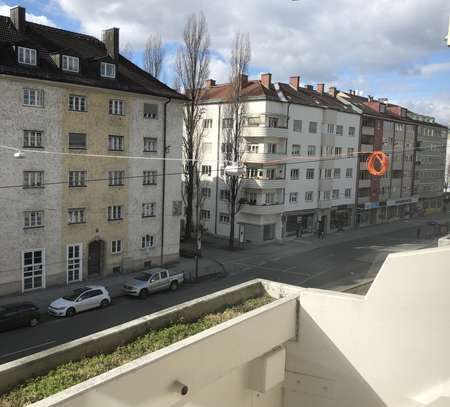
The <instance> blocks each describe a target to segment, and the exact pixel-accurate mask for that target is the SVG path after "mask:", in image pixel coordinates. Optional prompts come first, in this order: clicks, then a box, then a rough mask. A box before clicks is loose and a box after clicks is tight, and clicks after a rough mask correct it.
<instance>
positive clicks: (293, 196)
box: [289, 192, 298, 203]
mask: <svg viewBox="0 0 450 407" xmlns="http://www.w3.org/2000/svg"><path fill="white" fill-rule="evenodd" d="M297 199H298V192H291V193H290V194H289V202H290V203H296V202H297Z"/></svg>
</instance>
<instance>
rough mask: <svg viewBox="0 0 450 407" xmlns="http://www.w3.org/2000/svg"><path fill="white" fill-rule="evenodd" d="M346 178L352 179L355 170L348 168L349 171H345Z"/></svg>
mask: <svg viewBox="0 0 450 407" xmlns="http://www.w3.org/2000/svg"><path fill="white" fill-rule="evenodd" d="M345 176H346V177H347V178H352V177H353V168H347V169H346V170H345Z"/></svg>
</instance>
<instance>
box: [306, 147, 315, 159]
mask: <svg viewBox="0 0 450 407" xmlns="http://www.w3.org/2000/svg"><path fill="white" fill-rule="evenodd" d="M315 155H316V146H308V157H314V156H315Z"/></svg>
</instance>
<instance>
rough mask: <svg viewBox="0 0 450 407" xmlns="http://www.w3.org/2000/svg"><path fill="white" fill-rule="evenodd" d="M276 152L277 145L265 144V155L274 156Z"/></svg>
mask: <svg viewBox="0 0 450 407" xmlns="http://www.w3.org/2000/svg"><path fill="white" fill-rule="evenodd" d="M276 152H277V145H276V144H273V143H269V144H267V153H268V154H276Z"/></svg>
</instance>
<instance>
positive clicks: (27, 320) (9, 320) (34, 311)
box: [0, 302, 40, 332]
mask: <svg viewBox="0 0 450 407" xmlns="http://www.w3.org/2000/svg"><path fill="white" fill-rule="evenodd" d="M39 321H40V313H39V308H38V307H36V305H34V304H32V303H31V302H22V303H16V304H6V305H0V332H2V331H6V330H8V329H14V328H19V327H21V326H36V325H37V324H39Z"/></svg>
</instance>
